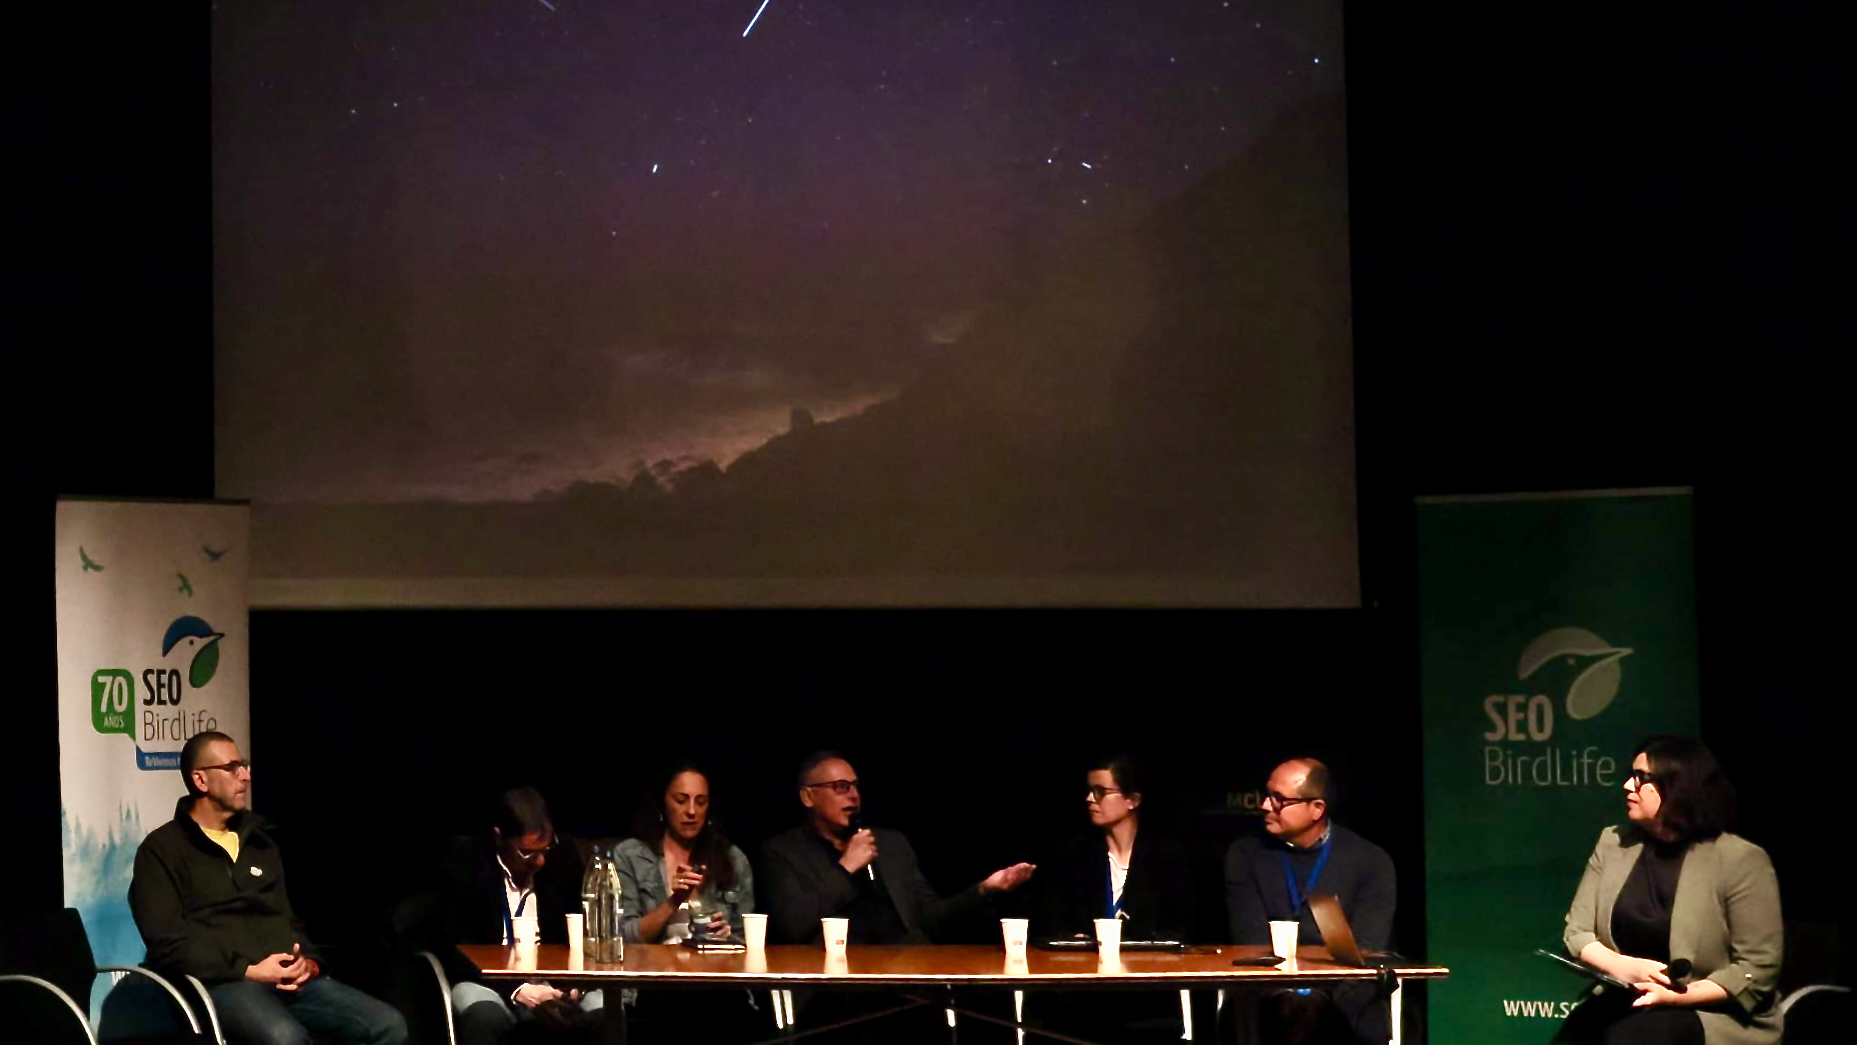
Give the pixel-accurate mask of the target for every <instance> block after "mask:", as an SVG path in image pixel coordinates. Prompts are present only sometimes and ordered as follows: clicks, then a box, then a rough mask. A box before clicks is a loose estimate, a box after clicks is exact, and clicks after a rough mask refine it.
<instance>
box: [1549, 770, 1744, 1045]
mask: <svg viewBox="0 0 1857 1045" xmlns="http://www.w3.org/2000/svg"><path fill="white" fill-rule="evenodd" d="M1624 791H1625V819H1626V823H1625V824H1624V825H1623V826H1622V827H1620V826H1615V827H1608V828H1606V829H1605V830H1604V831H1603V832H1601V833H1600V835H1599V844H1598V846H1597V847H1595V848H1594V849H1593V855H1592V857H1591V858H1590V859H1589V860H1588V861H1587V863H1586V873H1585V874H1584V875H1583V876H1582V877H1581V878H1580V885H1579V889H1578V890H1577V891H1576V892H1575V893H1574V897H1573V905H1572V906H1571V907H1570V908H1569V909H1568V910H1567V930H1566V934H1565V940H1566V944H1567V950H1568V952H1569V953H1571V954H1574V955H1576V956H1578V957H1579V959H1580V960H1581V961H1583V962H1585V963H1586V964H1588V965H1590V966H1592V967H1594V968H1596V969H1598V970H1599V971H1601V972H1603V973H1605V974H1606V975H1608V976H1610V977H1612V978H1613V979H1615V980H1618V981H1621V982H1623V983H1626V984H1629V985H1630V987H1629V989H1623V988H1618V987H1607V986H1605V985H1603V984H1601V985H1599V986H1597V987H1596V988H1595V989H1594V992H1593V995H1592V996H1591V997H1589V998H1588V999H1587V1000H1586V1001H1585V1002H1583V1003H1582V1004H1581V1005H1580V1007H1579V1008H1578V1009H1575V1010H1574V1013H1573V1015H1572V1016H1571V1017H1569V1018H1568V1020H1567V1022H1566V1023H1565V1024H1564V1025H1563V1026H1562V1027H1561V1030H1560V1033H1559V1035H1557V1036H1556V1039H1555V1040H1557V1041H1565V1042H1603V1043H1606V1045H1612V1043H1622V1042H1633V1043H1648V1045H1773V1043H1775V1042H1778V1041H1779V1040H1780V1025H1781V1017H1780V1012H1779V1008H1778V1000H1779V999H1778V993H1777V991H1776V989H1775V988H1776V985H1777V983H1778V980H1779V975H1780V941H1781V927H1780V889H1779V883H1778V881H1777V880H1776V879H1775V878H1774V874H1773V865H1772V863H1771V862H1770V861H1768V859H1767V853H1766V851H1765V850H1763V849H1761V848H1760V847H1759V846H1757V845H1755V844H1753V843H1752V842H1749V841H1747V840H1746V839H1744V838H1741V837H1739V836H1737V835H1733V834H1729V833H1728V831H1727V828H1728V826H1729V823H1730V821H1731V820H1732V818H1733V815H1734V805H1735V799H1734V789H1733V787H1732V786H1731V785H1730V784H1729V783H1728V779H1727V777H1726V776H1724V775H1723V773H1722V770H1721V767H1720V766H1719V765H1718V764H1717V763H1716V761H1715V756H1714V755H1713V754H1711V753H1710V752H1709V749H1708V748H1706V747H1704V746H1703V745H1702V743H1701V742H1700V741H1697V740H1692V739H1690V738H1688V737H1673V736H1656V737H1651V738H1650V739H1649V740H1646V741H1645V742H1644V743H1642V744H1640V745H1639V746H1638V750H1637V751H1636V752H1634V754H1633V757H1632V760H1631V772H1630V774H1628V775H1627V776H1626V778H1625V781H1624Z"/></svg>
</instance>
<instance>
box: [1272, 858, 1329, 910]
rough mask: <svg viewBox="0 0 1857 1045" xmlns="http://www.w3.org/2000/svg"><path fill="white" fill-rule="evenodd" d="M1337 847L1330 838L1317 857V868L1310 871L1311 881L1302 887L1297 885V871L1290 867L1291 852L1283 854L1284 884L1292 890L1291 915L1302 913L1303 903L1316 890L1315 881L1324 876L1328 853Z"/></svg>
mask: <svg viewBox="0 0 1857 1045" xmlns="http://www.w3.org/2000/svg"><path fill="white" fill-rule="evenodd" d="M1334 848H1335V840H1334V839H1332V838H1331V839H1329V840H1328V841H1327V842H1326V843H1324V844H1323V846H1322V855H1320V856H1318V857H1316V858H1315V870H1313V871H1311V872H1309V881H1308V883H1307V884H1305V885H1304V886H1303V887H1302V888H1300V889H1298V888H1297V887H1296V872H1295V871H1294V870H1293V869H1291V867H1290V854H1288V853H1284V854H1283V884H1284V885H1285V886H1288V887H1289V891H1290V917H1291V918H1296V917H1299V916H1300V915H1301V914H1302V905H1303V904H1304V903H1305V902H1306V901H1307V900H1308V899H1309V896H1310V894H1312V893H1314V892H1315V883H1316V882H1317V880H1319V879H1320V878H1321V877H1322V868H1323V867H1324V866H1326V865H1327V863H1328V854H1329V852H1330V851H1331V850H1333V849H1334Z"/></svg>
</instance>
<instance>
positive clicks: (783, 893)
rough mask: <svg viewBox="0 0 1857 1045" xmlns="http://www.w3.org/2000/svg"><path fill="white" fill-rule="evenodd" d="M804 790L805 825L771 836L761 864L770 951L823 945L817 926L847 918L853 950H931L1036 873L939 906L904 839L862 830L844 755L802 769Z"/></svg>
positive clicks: (1016, 871)
mask: <svg viewBox="0 0 1857 1045" xmlns="http://www.w3.org/2000/svg"><path fill="white" fill-rule="evenodd" d="M798 785H799V801H800V805H801V806H802V807H804V808H805V810H806V820H805V822H804V823H801V824H799V825H798V826H796V827H794V828H793V829H791V830H789V831H786V832H784V833H782V834H779V835H775V836H774V837H773V838H772V839H771V840H769V842H768V843H767V847H766V849H765V851H764V853H763V856H762V874H763V875H764V876H765V878H766V880H767V883H768V887H767V895H768V924H767V934H768V939H769V942H772V943H807V944H815V945H817V944H819V943H821V941H822V940H823V933H822V929H821V926H820V924H819V919H821V918H849V919H850V920H851V923H850V926H849V929H850V937H849V939H850V942H852V943H858V944H872V943H878V944H888V943H915V944H920V943H930V942H932V941H933V940H934V939H935V937H936V936H938V935H945V933H946V932H947V931H948V930H949V929H951V928H952V926H953V925H954V924H955V923H956V922H958V921H959V920H961V919H963V918H965V917H972V916H978V915H979V914H981V913H983V912H984V911H985V910H986V907H987V904H986V898H987V897H989V896H991V895H993V894H996V893H1004V892H1010V891H1012V890H1014V889H1017V888H1018V887H1019V886H1021V885H1023V884H1025V882H1026V881H1027V880H1028V879H1030V878H1031V877H1032V872H1033V870H1035V868H1034V867H1033V865H1031V864H1027V863H1018V864H1013V865H1011V866H1010V867H1004V868H1001V869H1000V870H998V871H995V872H993V873H992V874H990V875H988V876H987V877H986V878H985V879H983V880H981V881H980V882H978V883H976V884H974V885H971V886H968V887H967V888H966V889H963V890H961V891H960V892H958V893H956V894H954V895H953V896H950V897H947V898H943V897H942V896H941V895H940V894H939V893H937V892H936V891H935V888H934V887H933V886H931V885H930V884H929V882H928V879H927V878H924V877H923V876H922V870H921V868H920V867H919V866H917V863H916V854H915V850H914V849H913V848H912V847H911V846H910V844H909V839H908V838H906V837H904V836H903V834H902V832H900V831H892V830H889V829H888V828H875V829H873V828H869V827H865V826H863V824H862V822H861V821H860V819H859V817H860V815H861V813H862V812H863V805H864V796H863V792H862V790H861V789H860V786H859V782H858V775H857V771H856V770H855V769H853V768H852V767H851V763H850V762H849V761H847V760H846V759H845V757H844V756H843V755H840V754H838V753H837V752H833V751H821V752H819V753H817V754H815V755H812V756H810V757H809V758H807V759H806V760H805V761H804V762H802V763H801V764H800V772H799V779H798Z"/></svg>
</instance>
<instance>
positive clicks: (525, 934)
mask: <svg viewBox="0 0 1857 1045" xmlns="http://www.w3.org/2000/svg"><path fill="white" fill-rule="evenodd" d="M512 922H513V928H514V930H515V933H516V946H518V947H527V948H530V949H534V947H535V945H536V944H537V943H539V942H540V941H541V938H542V920H541V919H540V918H538V917H536V916H535V915H532V914H523V915H517V916H516V917H515V918H514V919H512Z"/></svg>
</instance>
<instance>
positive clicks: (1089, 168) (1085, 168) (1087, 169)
mask: <svg viewBox="0 0 1857 1045" xmlns="http://www.w3.org/2000/svg"><path fill="white" fill-rule="evenodd" d="M1079 162H1081V161H1079ZM1083 169H1084V170H1086V171H1093V170H1095V169H1096V168H1095V167H1092V166H1090V165H1089V164H1087V163H1085V164H1084V165H1083Z"/></svg>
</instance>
